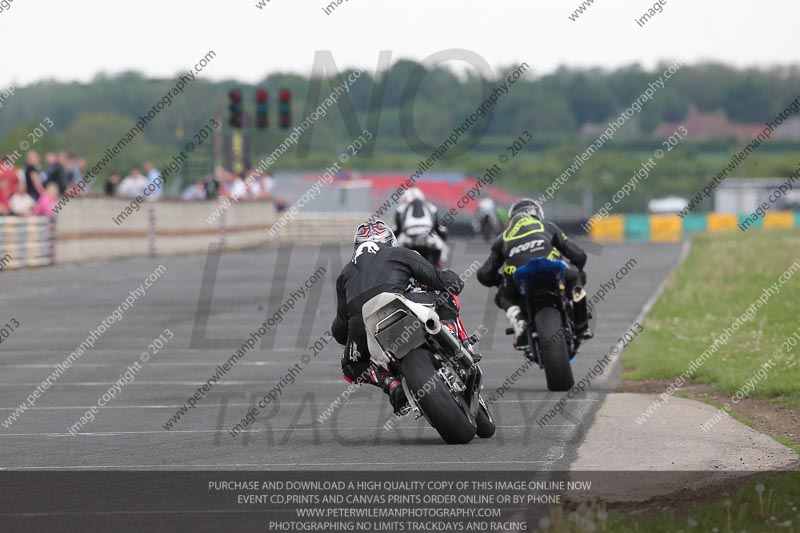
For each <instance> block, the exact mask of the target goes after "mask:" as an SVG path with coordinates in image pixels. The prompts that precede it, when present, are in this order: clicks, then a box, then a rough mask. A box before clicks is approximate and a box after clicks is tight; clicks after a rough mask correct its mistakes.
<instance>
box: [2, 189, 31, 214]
mask: <svg viewBox="0 0 800 533" xmlns="http://www.w3.org/2000/svg"><path fill="white" fill-rule="evenodd" d="M34 205H36V201H35V200H34V199H33V198H32V197H31V195H29V194H28V192H27V188H26V187H25V185H24V184H22V183H20V184H19V185H18V187H17V192H16V193H14V195H12V196H11V199H10V200H9V201H8V206H9V207H10V208H11V214H12V215H17V216H18V217H26V216H28V215H30V214H31V211H33V206H34Z"/></svg>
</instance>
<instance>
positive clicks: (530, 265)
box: [511, 257, 567, 296]
mask: <svg viewBox="0 0 800 533" xmlns="http://www.w3.org/2000/svg"><path fill="white" fill-rule="evenodd" d="M566 271H567V265H566V264H564V261H553V260H551V259H547V258H546V257H537V258H534V259H531V260H530V261H528V262H527V263H525V264H524V265H523V266H521V267H519V268H517V269H516V270H515V271H514V273H513V274H512V275H511V277H512V278H513V279H514V282H516V284H517V287H519V291H520V292H521V293H522V294H523V295H524V296H527V295H529V294H533V293H534V291H535V290H537V289H538V290H542V289H557V288H558V286H559V285H560V284H563V283H564V273H565V272H566Z"/></svg>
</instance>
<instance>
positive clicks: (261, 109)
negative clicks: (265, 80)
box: [256, 89, 269, 130]
mask: <svg viewBox="0 0 800 533" xmlns="http://www.w3.org/2000/svg"><path fill="white" fill-rule="evenodd" d="M268 99H269V95H268V94H267V91H265V90H264V89H258V90H257V91H256V128H258V129H260V130H263V129H264V128H266V127H267V126H268V125H269V119H268V116H267V101H268Z"/></svg>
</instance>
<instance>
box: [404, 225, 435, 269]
mask: <svg viewBox="0 0 800 533" xmlns="http://www.w3.org/2000/svg"><path fill="white" fill-rule="evenodd" d="M397 245H398V246H402V247H404V248H408V249H410V250H414V251H415V252H417V253H419V255H421V256H422V257H424V258H425V260H426V261H428V262H429V263H430V264H432V265H433V266H435V267H436V268H444V264H443V262H442V255H443V251H444V250H443V247H444V246H447V244H446V243H444V241H442V239H441V238H439V237H438V236H436V235H435V234H434V233H432V232H431V230H430V229H429V228H426V227H422V226H420V227H411V228H407V229H405V230H404V231H403V232H402V233H400V234H399V235H398V236H397Z"/></svg>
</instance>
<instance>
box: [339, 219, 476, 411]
mask: <svg viewBox="0 0 800 533" xmlns="http://www.w3.org/2000/svg"><path fill="white" fill-rule="evenodd" d="M354 244H355V247H356V249H355V251H354V253H353V257H352V259H351V260H350V262H349V263H348V264H347V265H345V267H344V268H343V269H342V272H341V274H340V275H339V277H338V279H337V280H336V299H337V309H336V317H335V318H334V320H333V325H332V326H331V333H332V334H333V337H334V338H335V339H336V341H337V342H339V344H343V345H345V350H344V354H343V356H342V371H343V372H344V377H345V379H346V380H347V381H349V382H350V383H353V382H357V383H371V384H372V385H375V386H377V387H380V388H381V389H383V391H384V392H385V393H386V394H388V395H389V399H390V401H391V403H392V406H393V407H394V409H395V412H401V411H402V409H403V408H404V407H405V406H406V405H407V402H408V400H407V399H406V397H405V394H404V392H403V388H402V387H401V386H400V380H399V379H397V378H396V377H395V375H394V374H393V373H392V371H391V369H387V368H384V367H381V366H378V365H376V364H375V363H372V362H371V361H370V353H369V348H368V346H367V334H366V331H365V329H364V321H363V318H362V315H361V307H362V306H363V305H364V304H365V303H366V302H367V301H368V300H370V299H371V298H373V297H374V296H377V295H378V294H380V293H383V292H395V293H403V292H404V291H405V290H406V289H407V288H408V287H409V284H410V282H411V280H412V279H414V280H416V281H417V282H419V283H421V284H424V285H426V286H427V288H429V289H431V290H436V291H442V295H443V296H444V297H441V296H437V295H435V294H434V293H427V294H426V293H422V294H420V295H418V296H421V297H422V298H423V300H424V299H425V298H430V300H429V302H430V303H434V302H435V303H436V304H437V307H436V311H437V313H438V314H439V317H440V319H442V322H443V323H446V324H447V323H452V322H458V320H457V319H458V307H459V304H458V300H457V298H456V296H455V295H457V294H458V293H460V292H461V290H462V289H463V288H464V282H463V281H462V280H461V279H460V278H459V276H458V274H456V273H455V272H453V271H451V270H437V269H436V268H435V267H434V266H433V265H431V264H430V263H428V262H427V261H425V259H423V258H422V256H421V255H419V254H418V253H417V252H414V251H412V250H409V249H407V248H398V247H397V240H396V238H395V236H394V233H393V232H392V230H391V229H390V228H389V227H388V226H387V225H386V224H385V223H384V222H383V221H380V220H378V221H376V222H374V223H371V224H362V225H361V226H359V228H358V230H357V231H356V235H355V238H354ZM459 325H460V324H459ZM451 329H453V326H451ZM456 329H457V330H458V329H460V328H456ZM456 332H458V331H456ZM459 337H462V336H461V335H459Z"/></svg>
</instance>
